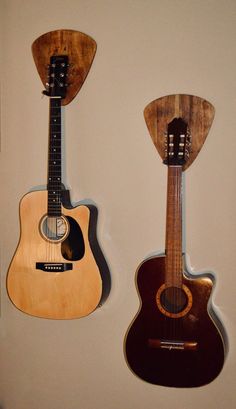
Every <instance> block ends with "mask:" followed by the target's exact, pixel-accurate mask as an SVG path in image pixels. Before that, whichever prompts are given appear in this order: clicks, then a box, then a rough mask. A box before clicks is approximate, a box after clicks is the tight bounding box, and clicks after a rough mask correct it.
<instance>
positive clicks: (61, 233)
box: [40, 215, 70, 243]
mask: <svg viewBox="0 0 236 409" xmlns="http://www.w3.org/2000/svg"><path fill="white" fill-rule="evenodd" d="M69 230H70V229H69V223H68V221H67V219H66V218H65V217H64V216H47V215H46V216H44V217H43V219H42V220H41V223H40V232H41V234H42V236H43V237H44V238H45V239H46V240H48V241H51V242H55V243H56V242H61V241H62V240H65V238H66V237H67V236H68V234H69Z"/></svg>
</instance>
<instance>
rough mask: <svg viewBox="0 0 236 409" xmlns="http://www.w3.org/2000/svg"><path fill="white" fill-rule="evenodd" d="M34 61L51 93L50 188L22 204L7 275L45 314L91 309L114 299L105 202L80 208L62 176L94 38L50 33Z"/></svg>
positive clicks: (28, 307) (30, 306)
mask: <svg viewBox="0 0 236 409" xmlns="http://www.w3.org/2000/svg"><path fill="white" fill-rule="evenodd" d="M32 48H33V55H34V59H35V62H36V65H37V68H38V71H39V74H40V76H41V79H42V81H43V84H44V86H45V88H46V91H44V93H45V94H46V95H47V96H48V97H49V146H48V176H47V189H46V190H38V191H32V192H29V193H27V194H26V195H25V196H24V197H23V198H22V200H21V202H20V221H21V223H20V226H21V235H20V240H19V243H18V246H17V249H16V252H15V254H14V256H13V259H12V262H11V265H10V267H9V270H8V276H7V289H8V294H9V297H10V299H11V300H12V302H13V303H14V304H15V306H16V307H17V308H19V309H20V310H21V311H23V312H25V313H27V314H30V315H34V316H36V317H42V318H53V319H72V318H80V317H83V316H86V315H88V314H90V313H91V312H92V311H94V310H95V309H96V308H97V306H98V305H101V303H102V302H103V301H104V300H105V298H107V296H108V294H109V291H110V274H109V270H108V266H107V264H106V261H105V258H104V256H103V254H102V252H101V249H100V247H99V244H98V241H97V238H96V221H97V208H96V207H95V206H94V205H91V204H78V205H77V206H72V204H71V202H70V195H69V191H68V190H66V189H65V187H64V184H63V181H62V147H61V138H62V129H61V128H62V126H61V125H62V124H61V105H65V104H68V103H69V102H70V101H71V100H72V99H73V98H74V96H75V95H76V93H77V92H78V91H79V89H80V88H81V86H82V84H83V82H84V80H85V78H86V75H87V73H88V71H89V69H90V66H91V64H92V61H93V57H94V54H95V51H96V43H95V41H94V40H92V39H91V38H90V37H89V36H87V35H85V34H83V33H79V32H77V31H72V30H57V31H53V32H51V33H47V34H44V35H43V36H41V37H39V38H38V39H37V40H36V41H35V42H34V43H33V47H32Z"/></svg>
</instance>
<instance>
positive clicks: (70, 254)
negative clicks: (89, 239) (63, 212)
mask: <svg viewBox="0 0 236 409" xmlns="http://www.w3.org/2000/svg"><path fill="white" fill-rule="evenodd" d="M66 219H67V221H68V223H69V225H70V232H69V234H68V236H67V238H66V239H65V240H64V241H63V242H62V244H61V254H62V256H63V257H64V258H65V259H66V260H71V261H77V260H81V259H82V258H83V257H84V252H85V245H84V238H83V234H82V230H81V228H80V226H79V224H78V223H77V221H76V220H75V219H73V218H72V217H70V216H66Z"/></svg>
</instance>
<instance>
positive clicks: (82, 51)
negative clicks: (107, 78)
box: [32, 30, 97, 105]
mask: <svg viewBox="0 0 236 409" xmlns="http://www.w3.org/2000/svg"><path fill="white" fill-rule="evenodd" d="M96 50H97V44H96V42H95V41H94V40H93V39H92V38H91V37H89V36H88V35H87V34H84V33H81V32H79V31H75V30H55V31H50V32H49V33H46V34H43V35H42V36H40V37H39V38H37V39H36V40H35V41H34V43H33V44H32V53H33V58H34V62H35V64H36V67H37V70H38V73H39V76H40V78H41V80H42V83H43V85H44V87H45V88H46V89H47V87H48V85H47V84H48V66H49V64H50V57H51V56H52V55H53V56H60V55H67V57H68V61H69V66H68V72H67V75H68V76H67V82H68V86H67V93H66V96H65V98H64V99H62V105H67V104H69V103H70V102H71V101H72V99H73V98H74V97H75V96H76V94H77V93H78V92H79V90H80V88H81V87H82V85H83V83H84V81H85V78H86V77H87V75H88V72H89V70H90V67H91V65H92V62H93V59H94V56H95V53H96Z"/></svg>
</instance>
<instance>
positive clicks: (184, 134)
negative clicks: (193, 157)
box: [163, 118, 191, 166]
mask: <svg viewBox="0 0 236 409" xmlns="http://www.w3.org/2000/svg"><path fill="white" fill-rule="evenodd" d="M190 147H191V135H190V132H189V129H188V125H187V123H186V122H185V121H184V120H183V119H182V118H174V119H173V120H172V121H171V122H170V123H169V124H168V128H167V134H166V140H165V159H164V161H163V162H164V163H165V164H166V165H168V166H171V165H172V166H183V165H184V164H185V163H186V161H187V160H188V158H189V154H190Z"/></svg>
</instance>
